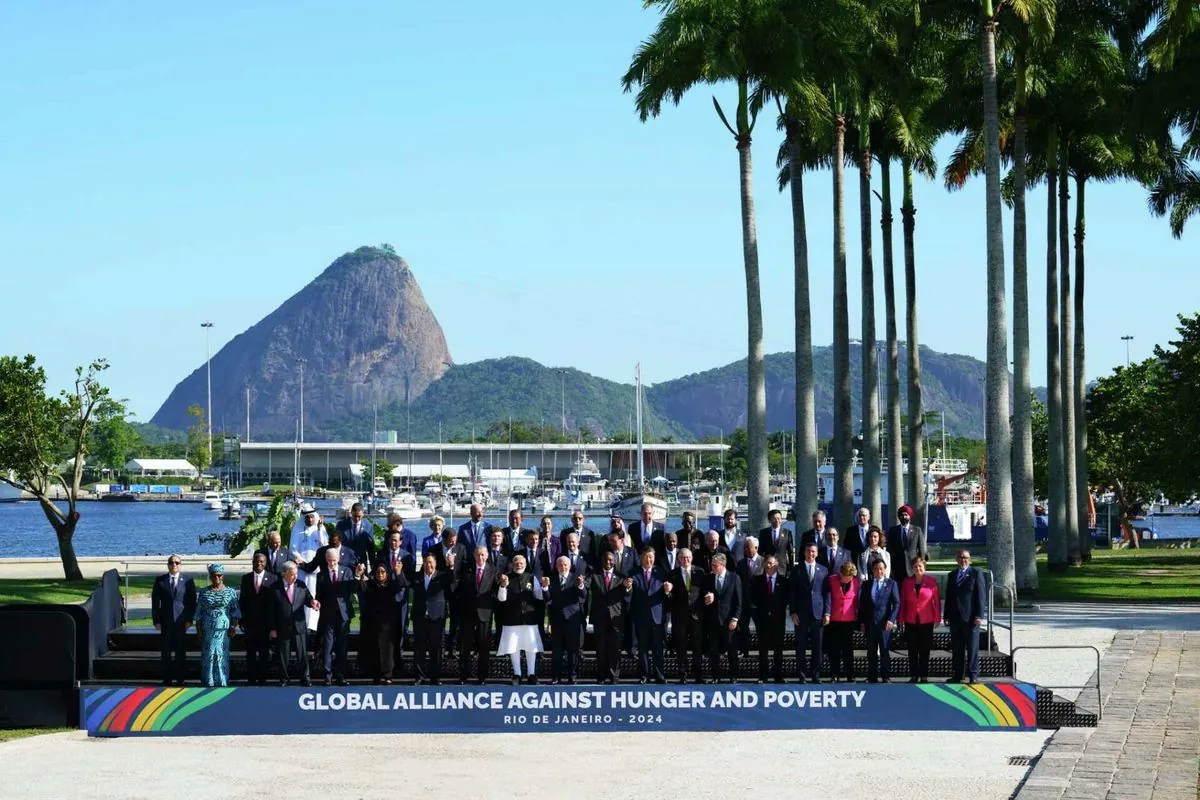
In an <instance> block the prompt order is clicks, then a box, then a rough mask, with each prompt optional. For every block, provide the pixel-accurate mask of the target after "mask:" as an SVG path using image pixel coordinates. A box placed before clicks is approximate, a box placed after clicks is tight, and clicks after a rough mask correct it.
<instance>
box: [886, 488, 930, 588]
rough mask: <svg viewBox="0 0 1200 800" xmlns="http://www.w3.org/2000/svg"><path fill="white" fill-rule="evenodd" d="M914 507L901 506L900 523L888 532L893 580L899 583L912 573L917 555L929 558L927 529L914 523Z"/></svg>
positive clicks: (899, 511)
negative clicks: (924, 529) (922, 528)
mask: <svg viewBox="0 0 1200 800" xmlns="http://www.w3.org/2000/svg"><path fill="white" fill-rule="evenodd" d="M912 517H913V509H912V506H910V505H903V506H900V508H899V510H897V511H896V518H897V519H898V520H900V524H899V525H893V526H892V527H891V529H890V530H888V532H887V551H888V555H889V556H890V557H891V559H892V580H894V581H895V582H896V583H897V584H902V583H904V579H905V578H907V577H908V576H909V575H911V574H912V560H913V559H914V558H916V557H917V556H920V557H921V558H923V559H928V558H929V545H928V543H927V541H926V538H925V531H923V530H921V529H920V528H918V527H917V526H916V525H914V524H913V523H912Z"/></svg>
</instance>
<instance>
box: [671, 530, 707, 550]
mask: <svg viewBox="0 0 1200 800" xmlns="http://www.w3.org/2000/svg"><path fill="white" fill-rule="evenodd" d="M675 541H676V544H677V546H678V547H687V548H690V549H691V551H692V552H693V553H695V552H696V551H697V550H699V549H700V547H701V545H702V544H703V543H704V532H703V531H702V530H700V529H699V528H693V529H692V531H691V533H689V532H688V531H686V530H685V529H683V528H680V529H679V530H677V531H675Z"/></svg>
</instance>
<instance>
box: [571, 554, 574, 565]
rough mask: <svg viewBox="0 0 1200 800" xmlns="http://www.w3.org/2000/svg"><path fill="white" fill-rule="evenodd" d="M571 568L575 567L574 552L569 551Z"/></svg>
mask: <svg viewBox="0 0 1200 800" xmlns="http://www.w3.org/2000/svg"><path fill="white" fill-rule="evenodd" d="M571 569H575V554H574V553H571Z"/></svg>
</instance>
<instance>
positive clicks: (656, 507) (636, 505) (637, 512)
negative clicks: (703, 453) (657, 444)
mask: <svg viewBox="0 0 1200 800" xmlns="http://www.w3.org/2000/svg"><path fill="white" fill-rule="evenodd" d="M634 397H635V402H636V410H637V491H635V492H633V493H632V494H627V495H625V496H623V497H621V498H619V499H618V500H616V501H614V502H613V504H612V505H611V506H609V508H610V509H611V510H612V513H613V515H614V516H618V517H620V518H621V519H623V520H625V521H626V522H631V523H632V522H637V521H638V520H640V519H641V518H642V506H643V505H645V504H647V503H649V504H650V507H651V509H652V510H653V517H652V518H653V520H654V521H655V522H666V521H667V501H666V500H665V499H664V498H663V497H661V496H660V495H658V494H655V493H653V492H651V491H650V490H649V489H647V488H646V456H645V450H644V449H643V444H642V365H641V364H638V365H637V372H636V386H635V389H634Z"/></svg>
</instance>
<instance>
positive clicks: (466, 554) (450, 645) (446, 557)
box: [429, 528, 472, 658]
mask: <svg viewBox="0 0 1200 800" xmlns="http://www.w3.org/2000/svg"><path fill="white" fill-rule="evenodd" d="M429 552H431V553H433V556H434V558H435V559H436V562H437V571H438V572H446V571H449V572H453V573H456V579H457V573H458V572H460V571H461V570H462V569H464V568H465V567H466V566H467V565H468V564H470V563H471V561H472V558H471V552H470V551H469V550H468V549H467V548H466V546H465V545H464V544H463V543H462V542H460V541H458V531H456V530H455V529H454V528H446V529H445V530H443V531H442V544H441V546H440V547H435V548H433V549H432V550H430V551H429ZM447 614H448V616H449V618H450V630H449V632H448V633H447V634H446V642H445V646H446V651H447V652H448V653H449V655H450V657H451V658H454V656H455V650H454V648H455V647H457V646H458V624H459V620H458V605H457V604H455V603H451V604H450V607H449V608H448V609H447Z"/></svg>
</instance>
